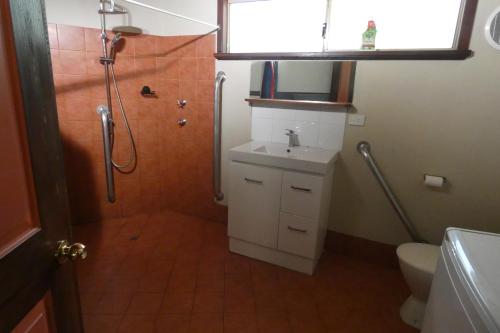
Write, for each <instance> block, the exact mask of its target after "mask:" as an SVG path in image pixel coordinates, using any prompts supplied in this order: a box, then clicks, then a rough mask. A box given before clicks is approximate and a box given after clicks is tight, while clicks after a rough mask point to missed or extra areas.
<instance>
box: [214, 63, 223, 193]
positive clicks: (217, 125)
mask: <svg viewBox="0 0 500 333" xmlns="http://www.w3.org/2000/svg"><path fill="white" fill-rule="evenodd" d="M225 80H226V73H224V72H222V71H221V72H219V73H217V77H216V78H215V96H214V145H213V168H212V172H213V177H212V181H213V184H212V185H213V191H214V197H215V200H216V201H221V200H223V199H224V193H222V190H221V150H222V148H221V144H222V130H221V128H222V83H223V82H224V81H225Z"/></svg>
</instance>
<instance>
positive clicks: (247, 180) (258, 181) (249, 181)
mask: <svg viewBox="0 0 500 333" xmlns="http://www.w3.org/2000/svg"><path fill="white" fill-rule="evenodd" d="M245 181H246V182H247V183H252V184H258V185H262V184H264V182H263V181H262V180H256V179H252V178H247V177H245Z"/></svg>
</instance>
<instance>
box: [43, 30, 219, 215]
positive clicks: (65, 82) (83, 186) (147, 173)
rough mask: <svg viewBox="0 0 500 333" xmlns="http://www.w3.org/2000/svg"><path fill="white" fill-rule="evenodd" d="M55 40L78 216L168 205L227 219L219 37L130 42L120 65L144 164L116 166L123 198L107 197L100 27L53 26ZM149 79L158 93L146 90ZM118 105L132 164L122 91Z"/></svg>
mask: <svg viewBox="0 0 500 333" xmlns="http://www.w3.org/2000/svg"><path fill="white" fill-rule="evenodd" d="M110 35H111V34H110ZM111 37H112V36H111ZM49 39H50V47H51V52H52V66H53V72H54V82H55V86H56V96H57V107H58V115H59V124H60V129H61V135H62V138H63V144H64V148H65V163H66V172H67V176H68V188H69V194H70V203H71V207H72V212H73V215H74V221H75V222H76V223H79V222H87V221H94V220H99V219H101V218H109V217H119V216H129V215H134V214H138V213H149V212H154V211H157V210H161V209H172V210H176V211H180V212H184V213H188V214H192V215H197V216H200V217H204V218H208V219H212V220H224V219H225V215H226V214H225V209H224V208H223V207H221V206H218V205H216V204H214V202H213V199H212V198H213V195H212V191H211V184H212V155H211V154H212V133H213V125H212V119H213V110H212V109H213V106H212V105H213V87H214V83H213V80H214V71H215V59H214V57H213V53H214V46H215V39H214V35H206V36H175V37H159V36H151V35H141V36H135V37H125V40H124V41H123V42H122V44H121V46H120V49H119V52H118V55H117V59H116V64H115V70H116V74H117V78H118V84H119V87H120V92H121V95H122V98H123V102H124V106H125V109H126V112H127V116H128V118H129V121H130V125H131V127H132V131H133V134H134V137H135V141H136V145H137V151H138V164H137V168H136V169H135V170H134V171H133V172H131V173H129V174H121V173H119V172H115V180H116V192H117V201H116V203H115V204H109V203H107V201H106V191H105V177H104V166H103V152H102V151H103V146H102V135H101V127H100V122H99V117H98V115H97V113H96V107H97V106H98V105H99V104H105V89H104V74H103V66H102V65H101V64H100V63H99V56H100V52H99V50H100V48H99V46H100V45H99V42H100V39H99V31H98V30H97V29H88V28H80V27H73V26H66V25H55V24H49ZM144 85H147V86H150V87H151V89H152V90H154V91H156V93H157V97H156V98H145V97H142V96H141V95H140V93H139V92H140V90H141V88H142V86H144ZM114 95H115V94H114V92H113V96H114ZM113 98H114V97H113ZM177 99H186V100H187V101H188V104H187V107H186V108H185V109H183V110H182V109H179V108H178V106H177ZM113 103H114V104H113V107H114V119H115V122H116V140H115V150H114V158H115V159H117V160H118V161H122V162H123V161H125V160H127V158H128V152H129V142H128V137H127V136H126V132H125V127H124V126H123V122H122V119H121V117H120V112H119V109H118V104H117V103H115V99H114V100H113ZM182 117H183V118H186V119H187V120H188V124H187V125H186V126H185V127H183V128H180V127H179V126H178V125H177V123H176V121H177V120H178V119H179V118H182Z"/></svg>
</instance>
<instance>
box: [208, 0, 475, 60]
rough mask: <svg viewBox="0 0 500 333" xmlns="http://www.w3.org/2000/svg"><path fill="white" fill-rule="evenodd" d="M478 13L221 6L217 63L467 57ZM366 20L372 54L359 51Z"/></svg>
mask: <svg viewBox="0 0 500 333" xmlns="http://www.w3.org/2000/svg"><path fill="white" fill-rule="evenodd" d="M476 7H477V0H439V1H435V0H420V1H415V0H412V1H410V0H219V24H220V25H222V27H223V31H221V32H220V33H219V42H218V45H219V51H218V52H219V54H218V57H219V58H220V59H300V58H304V59H305V58H308V59H342V60H350V59H352V60H356V59H371V58H374V59H465V58H466V57H468V56H470V55H471V54H472V52H471V51H469V50H468V47H469V41H470V35H471V32H472V26H473V21H474V15H475V11H476ZM370 20H374V21H375V24H376V29H377V35H376V43H375V51H362V50H361V45H362V34H363V32H364V31H365V30H366V29H367V26H368V21H370ZM325 26H326V28H325ZM238 54H240V56H238Z"/></svg>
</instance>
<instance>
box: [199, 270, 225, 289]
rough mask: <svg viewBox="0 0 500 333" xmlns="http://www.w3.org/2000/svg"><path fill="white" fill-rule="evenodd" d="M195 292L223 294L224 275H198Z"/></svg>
mask: <svg viewBox="0 0 500 333" xmlns="http://www.w3.org/2000/svg"><path fill="white" fill-rule="evenodd" d="M196 291H203V292H224V274H222V275H221V274H211V275H205V274H203V275H198V276H197V277H196Z"/></svg>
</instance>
